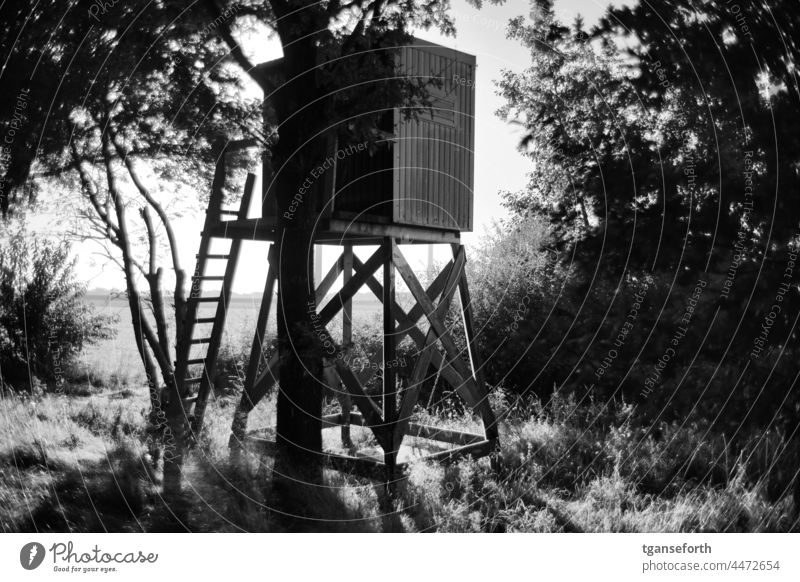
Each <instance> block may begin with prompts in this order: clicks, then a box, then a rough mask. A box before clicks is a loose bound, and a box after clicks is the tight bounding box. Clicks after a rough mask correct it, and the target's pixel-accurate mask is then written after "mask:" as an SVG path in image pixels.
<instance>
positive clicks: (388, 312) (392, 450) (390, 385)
mask: <svg viewBox="0 0 800 582" xmlns="http://www.w3.org/2000/svg"><path fill="white" fill-rule="evenodd" d="M383 244H384V246H385V248H386V250H385V252H384V256H385V260H384V262H383V418H384V420H385V421H386V424H387V425H388V427H387V428H388V429H389V430H388V431H387V441H388V442H387V445H388V448H384V451H385V454H384V462H385V463H386V469H387V471H388V472H389V473H388V475H387V478H388V479H389V480H392V479H394V470H395V466H396V464H397V449H398V448H399V445H400V443H399V442H395V434H396V433H395V430H394V427H395V424H396V422H397V380H396V378H397V373H396V372H395V364H396V362H395V360H396V357H397V344H396V341H397V339H396V338H395V321H394V305H395V302H396V301H395V288H394V283H395V281H394V265H393V264H392V252H391V251H392V245H393V244H394V241H393V240H392V239H391V238H387V239H386V240H385V241H384V243H383Z"/></svg>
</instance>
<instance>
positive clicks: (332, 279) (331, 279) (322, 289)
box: [314, 255, 344, 305]
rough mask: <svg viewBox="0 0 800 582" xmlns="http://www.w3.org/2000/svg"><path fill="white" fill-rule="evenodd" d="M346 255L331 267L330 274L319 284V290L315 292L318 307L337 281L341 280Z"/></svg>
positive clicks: (340, 257)
mask: <svg viewBox="0 0 800 582" xmlns="http://www.w3.org/2000/svg"><path fill="white" fill-rule="evenodd" d="M343 256H344V255H340V256H339V258H338V259H336V262H335V263H333V265H331V268H330V269H328V272H327V273H326V274H325V277H323V279H322V281H320V282H319V286H318V287H317V290H316V291H315V292H314V300H315V301H316V303H317V305H319V303H320V302H321V301H322V300H323V299H325V296H326V295H327V294H328V291H330V290H331V287H333V284H334V283H336V279H338V278H339V274H340V273H341V272H342V268H343V266H344V259H343Z"/></svg>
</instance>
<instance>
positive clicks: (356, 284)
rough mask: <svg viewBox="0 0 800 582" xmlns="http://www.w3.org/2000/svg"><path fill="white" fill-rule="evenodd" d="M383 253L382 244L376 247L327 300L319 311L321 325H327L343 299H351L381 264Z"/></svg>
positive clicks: (341, 304) (342, 303)
mask: <svg viewBox="0 0 800 582" xmlns="http://www.w3.org/2000/svg"><path fill="white" fill-rule="evenodd" d="M385 255H386V249H385V248H384V247H383V246H381V247H378V250H376V251H375V252H374V253H373V254H372V256H371V257H370V258H369V259H368V260H367V262H366V263H364V268H363V269H359V270H358V271H356V273H355V275H353V278H352V279H350V281H348V282H347V284H346V285H344V286H343V287H342V290H341V291H339V293H338V294H336V295H334V296H333V297H331V300H330V301H328V303H327V304H326V305H325V307H324V308H323V309H322V311H320V312H319V321H320V324H321V325H328V323H330V321H331V320H332V319H333V318H334V316H335V315H336V314H337V313H339V311H340V310H341V309H342V307H343V306H344V303H345V301H348V300H350V299H352V298H353V295H355V294H356V293H358V290H359V289H361V287H363V286H364V283H365V282H366V280H367V279H368V278H369V277H370V276H371V275H373V274H374V273H375V271H377V270H378V268H379V267H380V266H381V265H382V264H383V261H384V258H385Z"/></svg>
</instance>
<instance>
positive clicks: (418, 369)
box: [394, 249, 464, 447]
mask: <svg viewBox="0 0 800 582" xmlns="http://www.w3.org/2000/svg"><path fill="white" fill-rule="evenodd" d="M463 270H464V252H463V249H462V252H460V253H458V254H457V255H456V256H455V262H454V264H453V268H452V270H451V271H450V275H449V276H448V277H447V282H446V283H445V287H444V289H445V290H444V292H443V293H442V298H441V299H440V300H439V304H438V305H437V306H436V308H435V309H434V310H433V312H432V313H430V314H429V315H428V319H429V320H430V322H431V327H430V329H429V330H428V334H427V336H426V337H425V341H424V343H423V346H422V351H421V352H420V354H419V358H418V360H417V365H416V366H415V368H414V373H413V374H412V376H411V382H410V384H409V386H408V388H407V389H406V392H405V394H404V395H403V404H402V407H401V409H400V415H399V417H398V419H397V423H396V424H395V427H394V441H395V443H396V444H397V446H398V447H399V446H400V444H401V443H402V442H403V435H404V434H405V430H406V427H407V426H408V423H409V421H410V420H411V415H412V414H413V412H414V407H415V406H416V404H417V399H418V398H419V393H420V390H421V389H422V383H423V381H424V380H425V375H426V374H427V373H428V368H429V367H430V365H431V360H432V359H433V352H434V351H436V339H437V337H436V332H435V330H434V325H433V322H434V321H441V319H440V318H444V317H445V316H446V315H447V310H448V309H449V308H450V303H451V301H452V300H453V295H455V292H456V288H457V287H458V280H459V279H460V278H461V274H462V272H463ZM420 288H421V286H420ZM422 294H423V295H424V296H425V298H426V299H427V298H428V294H427V293H425V291H424V290H423V291H422ZM442 326H444V324H442ZM447 333H449V332H447ZM439 339H441V338H439ZM442 343H444V342H442Z"/></svg>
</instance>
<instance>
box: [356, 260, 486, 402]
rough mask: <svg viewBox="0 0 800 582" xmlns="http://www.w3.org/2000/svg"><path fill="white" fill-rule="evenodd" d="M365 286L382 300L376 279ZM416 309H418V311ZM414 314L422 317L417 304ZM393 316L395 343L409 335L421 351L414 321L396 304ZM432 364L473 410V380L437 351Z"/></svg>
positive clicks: (421, 339)
mask: <svg viewBox="0 0 800 582" xmlns="http://www.w3.org/2000/svg"><path fill="white" fill-rule="evenodd" d="M355 260H356V261H358V257H356V258H355ZM450 268H452V261H451V262H450V263H449V264H448V266H447V267H446V271H447V273H448V274H449V269H450ZM443 273H445V271H443V272H442V273H440V276H441V275H442V274H443ZM437 280H439V277H437ZM445 281H446V279H444V278H442V279H441V288H444V283H445ZM434 285H437V282H436V281H434V282H433V284H431V286H430V287H428V296H429V297H432V299H431V301H433V299H435V298H436V296H435V295H432V292H433V287H434ZM367 286H369V288H370V289H371V290H372V292H373V293H374V294H375V296H376V297H378V299H380V300H383V286H382V285H381V284H380V283H379V282H378V281H377V279H375V277H370V278H369V279H367ZM417 308H419V309H418V311H417ZM416 313H419V316H417V319H419V317H422V315H423V313H422V307H421V306H420V305H419V303H417V305H416V306H415V307H414V309H412V310H411V311H410V312H409V314H414V315H415V316H416ZM394 314H395V319H396V320H397V323H398V328H397V341H398V342H399V341H401V340H402V339H403V338H404V337H405V336H406V335H409V336H411V339H412V340H414V343H415V344H416V345H417V347H418V348H420V349H421V348H422V346H423V345H424V344H425V334H424V333H422V331H420V330H419V328H418V327H417V326H416V321H411V320H410V319H409V318H408V316H407V315H406V312H405V311H404V310H403V308H402V307H400V306H399V305H397V304H395V309H394ZM432 364H433V365H434V366H436V368H437V369H439V370H441V374H442V377H444V379H445V380H447V382H448V383H449V384H450V385H451V386H453V388H454V389H455V390H456V392H458V394H459V395H460V396H461V397H462V398H463V399H464V401H465V402H466V403H467V405H468V406H469V407H470V408H474V407H475V406H477V404H478V401H479V399H478V398H477V396H476V395H477V391H476V390H475V389H474V388H473V387H472V386H470V385H469V384H471V383H474V379H473V378H472V377H471V376H469V377H467V378H464V377H463V376H462V375H461V373H460V372H459V371H458V370H456V369H455V368H454V367H453V366H452V365H451V364H450V362H448V361H447V360H446V359H445V358H444V356H442V354H441V353H439V351H438V350H435V351H434V352H433V360H432Z"/></svg>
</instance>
